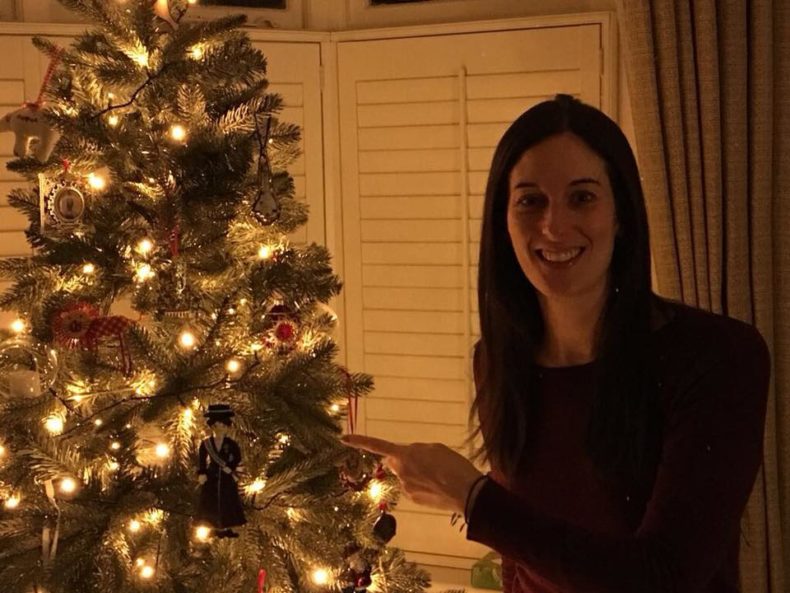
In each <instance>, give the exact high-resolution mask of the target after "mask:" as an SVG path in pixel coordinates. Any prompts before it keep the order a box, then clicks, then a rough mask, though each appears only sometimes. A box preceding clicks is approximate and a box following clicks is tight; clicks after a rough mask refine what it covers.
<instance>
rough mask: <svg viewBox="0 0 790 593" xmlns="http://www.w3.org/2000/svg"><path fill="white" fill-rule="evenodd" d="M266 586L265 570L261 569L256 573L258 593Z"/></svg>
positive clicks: (261, 592)
mask: <svg viewBox="0 0 790 593" xmlns="http://www.w3.org/2000/svg"><path fill="white" fill-rule="evenodd" d="M265 584H266V570H265V569H263V568H261V569H260V570H259V571H258V593H263V586H264V585H265Z"/></svg>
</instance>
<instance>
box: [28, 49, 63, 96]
mask: <svg viewBox="0 0 790 593" xmlns="http://www.w3.org/2000/svg"><path fill="white" fill-rule="evenodd" d="M62 53H63V48H62V47H59V48H58V49H57V51H56V53H55V55H54V56H52V59H51V60H50V61H49V66H47V71H46V72H45V73H44V80H43V81H42V82H41V89H40V90H39V91H38V97H36V100H35V101H32V102H31V101H25V107H30V108H31V109H38V108H39V107H41V106H42V105H43V104H44V91H45V90H46V88H47V85H48V84H49V80H50V79H51V78H52V74H53V73H54V72H55V67H56V66H57V65H58V62H60V54H62Z"/></svg>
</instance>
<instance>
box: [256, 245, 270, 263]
mask: <svg viewBox="0 0 790 593" xmlns="http://www.w3.org/2000/svg"><path fill="white" fill-rule="evenodd" d="M271 257H272V248H271V247H269V246H268V245H261V246H260V247H259V248H258V259H262V260H267V259H270V258H271Z"/></svg>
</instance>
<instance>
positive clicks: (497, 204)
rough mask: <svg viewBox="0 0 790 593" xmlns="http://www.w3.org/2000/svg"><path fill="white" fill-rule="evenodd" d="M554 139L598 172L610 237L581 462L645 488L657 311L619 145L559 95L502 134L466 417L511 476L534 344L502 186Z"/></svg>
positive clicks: (640, 218) (653, 441)
mask: <svg viewBox="0 0 790 593" xmlns="http://www.w3.org/2000/svg"><path fill="white" fill-rule="evenodd" d="M562 132H571V133H573V134H575V135H576V136H578V137H579V138H581V139H582V140H583V141H584V142H585V143H586V144H587V146H589V147H590V148H591V149H592V150H593V151H594V152H596V153H597V154H598V155H599V156H600V157H601V158H602V159H603V160H604V161H605V162H606V171H607V174H608V175H609V181H610V183H611V187H612V190H613V193H614V198H615V209H616V215H617V221H618V224H619V232H618V235H617V237H616V238H615V245H614V251H613V253H612V261H611V265H610V271H609V273H610V283H609V286H610V287H612V288H611V289H610V292H609V295H608V297H607V301H606V304H605V306H604V311H603V313H602V318H601V322H600V324H599V330H598V333H597V337H596V345H595V346H596V348H595V352H596V365H595V368H596V373H597V380H596V394H595V400H594V405H593V410H592V415H591V419H590V423H589V425H588V432H587V435H586V447H587V452H588V453H589V455H590V456H591V458H592V459H593V462H594V463H595V465H596V467H597V468H598V469H599V470H600V472H601V474H602V475H603V476H605V477H609V478H615V479H619V480H620V481H621V484H628V486H629V487H634V486H642V487H645V488H652V481H651V479H652V470H653V468H654V467H655V464H656V463H657V455H658V452H659V446H660V438H659V434H660V428H661V427H660V410H659V408H658V402H657V399H658V398H657V393H656V388H655V380H653V378H652V376H651V371H650V368H649V367H650V365H649V359H648V355H647V348H648V337H649V333H650V319H651V312H652V310H653V308H654V307H655V306H658V305H660V302H659V300H658V298H657V297H655V296H654V295H653V292H652V288H651V276H650V273H651V269H650V250H649V243H650V242H649V236H648V225H647V213H646V211H645V203H644V195H643V193H642V186H641V183H640V181H639V171H638V169H637V165H636V160H635V158H634V155H633V152H632V151H631V147H630V146H629V144H628V140H627V139H626V138H625V135H624V134H623V133H622V131H621V130H620V128H619V127H618V126H617V124H615V123H614V122H613V121H612V120H611V119H609V117H607V116H606V115H605V114H604V113H602V112H601V111H599V110H597V109H595V108H594V107H591V106H589V105H586V104H584V103H582V102H580V101H578V100H576V99H574V98H573V97H571V96H569V95H557V96H556V97H555V98H554V99H552V100H549V101H544V102H542V103H539V104H538V105H535V106H534V107H532V108H531V109H529V110H527V111H526V112H525V113H523V114H522V115H521V116H520V117H519V118H518V119H517V120H516V121H515V122H513V124H512V125H511V126H510V128H509V129H508V130H507V131H506V132H505V134H504V136H503V137H502V139H501V140H500V142H499V144H498V146H497V148H496V151H495V153H494V157H493V161H492V164H491V170H490V173H489V176H488V184H487V186H486V194H485V204H484V207H483V227H482V236H481V240H480V263H479V275H478V302H479V312H480V330H481V338H480V341H479V342H478V343H477V345H476V347H475V356H474V358H475V378H476V382H477V385H478V389H477V395H476V398H475V402H474V406H473V409H472V416H471V418H474V417H475V415H478V416H479V418H480V425H479V426H478V429H477V430H478V432H482V435H483V438H484V445H483V448H482V449H480V450H478V455H485V456H486V457H487V458H488V460H489V461H490V462H491V463H492V464H493V465H494V466H495V467H499V468H501V469H502V470H503V471H504V472H505V473H510V474H512V473H514V472H515V471H516V469H517V467H518V464H519V461H520V460H521V458H522V456H523V454H524V453H525V451H526V448H527V446H528V435H529V434H530V422H531V420H532V418H533V417H534V411H533V408H532V406H531V404H532V402H533V400H534V398H531V397H530V391H531V390H532V389H534V386H535V380H536V374H537V370H536V368H535V367H534V365H530V364H525V361H529V360H532V361H534V360H535V355H536V353H537V349H538V347H539V346H540V344H541V342H542V340H543V335H544V326H543V317H542V315H541V310H540V307H539V304H538V299H537V295H536V291H535V288H534V286H533V285H532V284H531V283H530V281H529V280H528V279H527V277H526V276H525V274H524V272H523V271H522V269H521V267H520V265H519V263H518V261H517V259H516V256H515V253H514V252H513V246H512V244H511V242H510V239H509V235H508V230H507V222H506V217H507V204H508V181H509V176H510V172H511V170H512V169H513V167H514V165H515V164H516V162H517V161H518V160H519V159H520V158H521V156H522V155H523V154H524V151H526V150H527V149H528V148H530V147H531V146H533V145H535V144H537V143H539V142H541V141H542V140H544V139H546V138H548V137H550V136H553V135H555V134H559V133H562Z"/></svg>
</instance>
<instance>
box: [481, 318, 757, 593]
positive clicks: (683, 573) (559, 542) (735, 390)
mask: <svg viewBox="0 0 790 593" xmlns="http://www.w3.org/2000/svg"><path fill="white" fill-rule="evenodd" d="M674 310H675V312H676V314H675V315H674V317H673V319H671V320H670V321H669V322H668V323H666V324H665V325H664V326H662V327H661V328H660V329H657V330H655V331H654V332H653V334H652V340H653V343H652V344H651V347H652V348H654V349H655V350H654V351H655V353H656V357H657V361H658V365H659V366H658V368H659V377H660V383H659V386H660V389H661V397H662V400H661V401H662V407H663V413H664V436H663V442H662V451H661V459H660V462H659V466H658V468H657V473H656V481H655V485H654V487H653V491H652V494H651V495H650V497H649V499H648V500H643V501H641V502H640V501H634V500H632V497H631V496H629V495H628V494H627V493H626V494H625V495H623V493H622V491H617V490H616V489H614V488H612V487H611V485H610V484H606V483H604V482H603V481H602V480H601V479H600V478H598V477H597V476H598V474H597V473H596V472H595V470H594V466H593V465H592V461H591V460H590V458H589V457H588V455H587V454H586V453H585V450H584V436H585V430H586V426H587V420H588V418H589V414H590V406H591V400H592V396H591V395H592V394H591V384H592V375H593V371H594V365H595V363H594V362H593V363H590V364H585V365H580V366H572V367H561V368H540V369H539V371H540V375H541V378H540V388H539V392H538V393H535V394H534V396H535V397H537V398H538V406H537V409H538V415H537V419H538V422H537V425H536V427H535V429H534V430H536V435H535V436H536V438H535V444H534V446H533V447H531V448H530V449H529V452H528V453H527V456H526V459H525V460H524V463H523V464H522V469H521V470H520V472H519V475H517V476H513V477H509V478H508V477H505V476H504V475H503V474H502V473H501V472H499V471H497V470H496V469H495V470H494V471H492V472H491V474H489V475H490V477H492V478H493V480H488V481H487V482H486V484H485V485H484V486H483V488H482V489H481V490H480V492H479V494H478V496H477V498H476V500H475V503H474V506H473V508H472V509H471V512H470V513H469V517H468V519H469V524H468V531H467V537H468V539H470V540H473V541H477V542H480V543H482V544H484V545H486V546H489V547H491V548H493V549H495V550H496V551H498V552H499V553H500V554H502V558H503V580H504V589H505V593H581V592H585V593H625V592H628V593H647V592H649V591H656V592H665V591H666V592H672V593H733V592H736V591H739V585H738V551H739V543H740V541H741V535H740V519H741V516H742V514H743V511H744V508H745V506H746V502H747V500H748V498H749V494H750V492H751V489H752V486H753V485H754V481H755V477H756V474H757V471H758V469H759V467H760V464H761V463H762V451H763V427H764V422H765V410H766V401H767V393H768V381H769V376H770V358H769V354H768V349H767V348H766V345H765V342H764V340H763V339H762V337H761V336H760V334H759V333H758V332H757V331H756V330H755V329H754V328H753V327H751V326H749V325H747V324H745V323H742V322H739V321H736V320H733V319H729V318H726V317H722V316H719V315H713V314H710V313H707V312H704V311H701V310H699V309H693V308H691V307H686V306H683V305H676V306H674ZM634 504H640V505H644V506H640V507H639V509H642V508H644V511H643V513H642V518H641V521H640V522H639V524H638V526H636V528H634V527H633V522H630V523H629V520H628V517H629V516H633V512H632V511H633V507H630V508H629V505H634ZM629 512H630V513H629ZM639 512H642V511H641V510H640V511H639ZM637 516H638V515H637Z"/></svg>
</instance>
